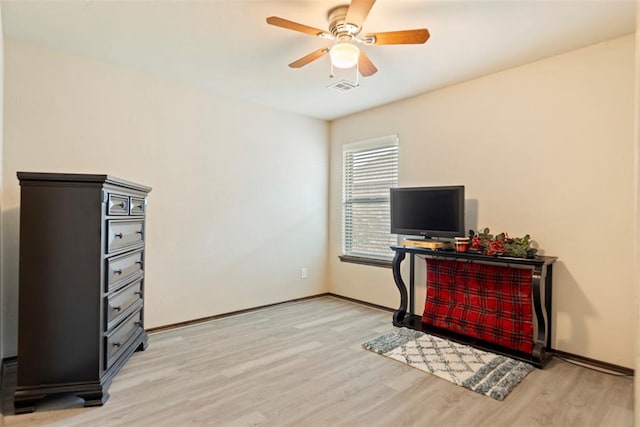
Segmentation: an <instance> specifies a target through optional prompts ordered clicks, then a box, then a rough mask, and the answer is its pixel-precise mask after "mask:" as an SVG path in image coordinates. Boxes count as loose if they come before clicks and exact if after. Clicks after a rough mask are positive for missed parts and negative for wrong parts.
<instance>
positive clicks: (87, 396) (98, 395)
mask: <svg viewBox="0 0 640 427" xmlns="http://www.w3.org/2000/svg"><path fill="white" fill-rule="evenodd" d="M76 396H78V397H79V398H81V399H83V400H84V406H85V407H89V406H102V405H104V403H105V402H106V401H107V399H109V393H108V392H107V391H106V390H104V391H97V392H96V391H92V392H87V393H76Z"/></svg>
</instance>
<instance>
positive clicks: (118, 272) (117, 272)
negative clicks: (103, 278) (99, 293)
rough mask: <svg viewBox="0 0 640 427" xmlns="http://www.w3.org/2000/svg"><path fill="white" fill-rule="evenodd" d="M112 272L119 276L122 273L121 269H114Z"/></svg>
mask: <svg viewBox="0 0 640 427" xmlns="http://www.w3.org/2000/svg"><path fill="white" fill-rule="evenodd" d="M113 274H117V275H118V276H120V275H121V274H122V270H114V271H113Z"/></svg>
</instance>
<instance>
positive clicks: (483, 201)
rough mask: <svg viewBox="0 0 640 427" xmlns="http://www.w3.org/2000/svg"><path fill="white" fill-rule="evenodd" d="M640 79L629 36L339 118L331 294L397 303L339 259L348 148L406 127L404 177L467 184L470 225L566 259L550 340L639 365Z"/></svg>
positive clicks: (369, 272)
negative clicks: (639, 139)
mask: <svg viewBox="0 0 640 427" xmlns="http://www.w3.org/2000/svg"><path fill="white" fill-rule="evenodd" d="M633 88H634V37H633V36H632V35H630V36H627V37H623V38H619V39H615V40H611V41H608V42H605V43H601V44H598V45H594V46H591V47H587V48H585V49H581V50H577V51H572V52H569V53H566V54H563V55H559V56H555V57H552V58H548V59H545V60H542V61H539V62H535V63H532V64H528V65H525V66H521V67H518V68H514V69H510V70H506V71H504V72H500V73H496V74H492V75H488V76H485V77H483V78H480V79H476V80H473V81H469V82H466V83H462V84H459V85H456V86H452V87H448V88H445V89H442V90H439V91H435V92H431V93H428V94H425V95H422V96H419V97H416V98H412V99H408V100H404V101H400V102H397V103H394V104H391V105H388V106H384V107H381V108H377V109H374V110H370V111H367V112H363V113H360V114H355V115H353V116H350V117H346V118H343V119H339V120H336V121H334V122H333V123H332V126H331V144H332V146H331V172H330V176H331V181H330V214H329V219H330V225H329V229H330V238H329V258H328V261H329V280H328V282H329V283H330V286H331V287H330V290H331V291H332V292H335V293H337V294H340V295H345V296H348V297H352V298H357V299H362V300H365V301H370V302H372V303H376V304H381V305H384V306H388V307H393V308H397V306H398V304H399V296H398V293H397V290H396V288H395V286H394V283H393V278H392V275H391V271H390V270H388V269H383V268H376V267H367V266H360V265H353V264H347V263H341V262H340V261H339V260H338V258H337V257H338V255H339V254H340V250H341V231H340V228H341V220H340V218H341V179H342V177H341V149H342V145H343V144H345V143H349V142H353V141H358V140H363V139H369V138H373V137H377V136H381V135H389V134H392V133H398V134H399V138H400V148H399V150H400V185H401V186H412V185H444V184H464V185H465V186H466V196H467V199H470V200H468V203H469V204H471V205H472V206H475V207H474V209H476V210H477V224H468V226H472V227H475V226H477V225H480V226H487V227H490V228H491V229H492V230H493V231H496V232H500V231H506V232H508V233H509V234H511V235H514V236H521V235H524V234H526V233H529V234H531V235H532V236H533V238H534V240H535V241H537V242H538V244H539V247H540V248H541V249H542V253H543V254H546V255H553V256H557V257H559V258H558V261H557V263H556V264H555V266H554V277H553V279H554V290H553V305H554V307H553V313H552V321H553V323H554V326H553V330H552V332H553V346H554V347H555V348H557V349H559V350H563V351H566V352H571V353H576V354H580V355H583V356H586V357H591V358H594V359H598V360H603V361H607V362H610V363H615V364H619V365H623V366H627V367H632V366H633V344H632V343H633V342H634V336H633V331H634V319H635V316H634V303H633V300H634V283H635V279H634V276H633V237H632V236H633V222H634V218H633V189H634V186H633V176H634V175H633V168H634V162H633V152H634V151H633V150H634V139H633V124H634V110H633V104H634V91H633ZM472 216H475V214H474V215H472ZM419 292H422V294H421V295H423V293H424V286H422V289H421V290H419ZM419 310H420V309H419ZM420 312H421V310H420Z"/></svg>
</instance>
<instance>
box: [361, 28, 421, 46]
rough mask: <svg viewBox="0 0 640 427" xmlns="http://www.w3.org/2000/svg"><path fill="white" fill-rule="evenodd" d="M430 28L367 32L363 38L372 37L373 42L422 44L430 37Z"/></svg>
mask: <svg viewBox="0 0 640 427" xmlns="http://www.w3.org/2000/svg"><path fill="white" fill-rule="evenodd" d="M429 35H430V34H429V30H427V29H426V28H420V29H418V30H404V31H390V32H388V33H371V34H365V35H364V38H363V40H367V39H372V40H373V42H372V44H422V43H424V42H426V41H427V40H428V39H429Z"/></svg>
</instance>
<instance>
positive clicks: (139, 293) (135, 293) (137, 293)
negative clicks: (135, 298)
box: [134, 291, 142, 298]
mask: <svg viewBox="0 0 640 427" xmlns="http://www.w3.org/2000/svg"><path fill="white" fill-rule="evenodd" d="M134 295H139V296H140V297H141V298H142V291H135V292H134Z"/></svg>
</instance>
